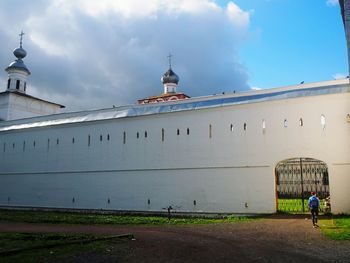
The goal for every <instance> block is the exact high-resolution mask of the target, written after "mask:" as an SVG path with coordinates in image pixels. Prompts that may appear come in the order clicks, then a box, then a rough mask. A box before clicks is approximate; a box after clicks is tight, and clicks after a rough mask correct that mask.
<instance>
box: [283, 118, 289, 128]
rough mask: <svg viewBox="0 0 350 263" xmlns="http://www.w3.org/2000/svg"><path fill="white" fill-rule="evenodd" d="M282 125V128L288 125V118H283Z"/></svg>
mask: <svg viewBox="0 0 350 263" xmlns="http://www.w3.org/2000/svg"><path fill="white" fill-rule="evenodd" d="M283 126H284V128H287V127H288V120H287V119H284V121H283Z"/></svg>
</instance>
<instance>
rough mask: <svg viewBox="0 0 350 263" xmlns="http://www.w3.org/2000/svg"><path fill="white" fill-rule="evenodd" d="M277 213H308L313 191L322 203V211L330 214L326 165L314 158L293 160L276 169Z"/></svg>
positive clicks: (280, 163) (277, 166) (284, 162)
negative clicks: (308, 203)
mask: <svg viewBox="0 0 350 263" xmlns="http://www.w3.org/2000/svg"><path fill="white" fill-rule="evenodd" d="M275 175H276V198H277V211H281V212H306V211H308V207H307V200H308V198H309V196H310V193H311V192H312V191H314V192H316V193H317V196H318V197H319V199H320V201H321V209H322V210H323V211H325V212H330V203H329V202H326V198H327V197H329V180H328V179H329V178H328V168H327V165H326V163H324V162H322V161H320V160H316V159H312V158H293V159H287V160H284V161H281V162H279V163H278V164H277V165H276V168H275Z"/></svg>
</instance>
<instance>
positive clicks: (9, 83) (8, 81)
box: [7, 79, 11, 89]
mask: <svg viewBox="0 0 350 263" xmlns="http://www.w3.org/2000/svg"><path fill="white" fill-rule="evenodd" d="M10 85H11V79H8V80H7V89H9V88H10Z"/></svg>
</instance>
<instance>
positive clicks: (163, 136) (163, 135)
mask: <svg viewBox="0 0 350 263" xmlns="http://www.w3.org/2000/svg"><path fill="white" fill-rule="evenodd" d="M162 142H164V129H162Z"/></svg>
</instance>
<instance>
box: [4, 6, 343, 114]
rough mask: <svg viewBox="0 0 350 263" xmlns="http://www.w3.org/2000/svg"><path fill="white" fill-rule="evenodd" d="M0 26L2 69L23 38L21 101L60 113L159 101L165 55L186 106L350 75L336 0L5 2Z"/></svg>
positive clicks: (166, 62)
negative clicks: (45, 104)
mask: <svg viewBox="0 0 350 263" xmlns="http://www.w3.org/2000/svg"><path fill="white" fill-rule="evenodd" d="M13 10H16V15H14V13H13ZM0 25H1V26H0V40H1V43H2V45H1V48H0V65H1V67H2V68H5V67H6V66H8V65H9V64H10V63H11V61H13V60H14V57H13V54H12V50H13V49H14V48H15V47H17V46H18V42H19V37H18V34H19V32H20V31H21V30H22V29H23V30H24V32H25V33H26V34H25V36H24V39H23V47H24V48H25V49H26V51H27V53H28V55H27V57H26V58H25V59H24V61H25V63H26V65H27V66H28V68H29V69H30V70H31V72H32V75H31V76H30V77H29V79H28V85H27V93H28V94H30V95H33V96H38V97H40V98H42V99H46V100H50V101H54V102H57V103H60V104H63V105H66V106H67V108H66V109H67V111H75V110H85V109H91V108H101V107H102V108H105V107H111V106H112V105H125V104H132V103H135V102H136V101H137V100H138V99H141V98H145V97H148V96H153V95H159V94H160V93H162V92H163V86H162V83H161V82H160V78H161V76H162V74H163V73H164V72H165V71H166V70H167V68H168V61H167V55H168V53H169V52H171V53H172V54H173V70H174V71H175V72H176V73H177V74H178V75H179V76H180V82H179V87H178V91H180V92H184V93H186V94H188V95H189V96H191V97H195V96H203V95H209V94H217V93H222V92H226V93H228V92H233V91H237V92H239V91H246V90H249V89H251V88H272V87H279V86H285V85H293V84H298V83H300V82H301V81H304V82H315V81H321V80H329V79H333V78H338V77H346V76H347V75H348V73H347V60H346V58H347V55H346V47H345V34H344V29H343V25H342V20H341V16H340V9H339V5H338V1H337V0H233V1H226V0H225V1H224V0H147V1H145V0H128V1H125V0H75V1H71V0H36V1H27V0H17V1H13V0H2V1H0ZM6 78H7V76H6V73H5V71H2V73H0V83H1V84H0V91H2V90H5V88H6Z"/></svg>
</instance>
